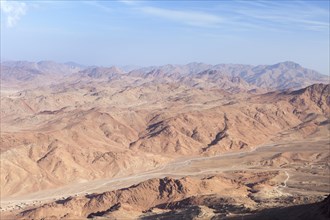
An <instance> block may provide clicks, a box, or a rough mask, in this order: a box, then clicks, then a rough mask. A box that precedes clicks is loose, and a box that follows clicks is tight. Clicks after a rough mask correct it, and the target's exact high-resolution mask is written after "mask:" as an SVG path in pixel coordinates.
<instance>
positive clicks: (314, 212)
mask: <svg viewBox="0 0 330 220" xmlns="http://www.w3.org/2000/svg"><path fill="white" fill-rule="evenodd" d="M329 92H330V85H329V77H328V76H325V75H322V74H319V73H317V72H316V71H313V70H310V69H306V68H304V67H302V66H300V65H299V64H297V63H294V62H289V61H287V62H281V63H277V64H274V65H258V66H252V65H241V64H219V65H209V64H204V63H189V64H186V65H170V64H169V65H164V66H150V67H131V66H121V67H116V66H113V67H100V66H82V65H79V64H76V63H72V62H70V63H56V62H52V61H41V62H27V61H8V62H2V63H1V145H0V146H1V147H0V152H1V159H0V162H1V170H0V171H1V178H0V181H1V205H0V206H1V209H0V215H1V219H311V218H312V219H329V218H330V208H329V207H330V206H329V202H330V197H329V194H330V161H329V160H330V149H329V147H330V139H329V138H330V136H329V128H330V121H329V117H330V112H329V110H330V109H329V107H330V96H329Z"/></svg>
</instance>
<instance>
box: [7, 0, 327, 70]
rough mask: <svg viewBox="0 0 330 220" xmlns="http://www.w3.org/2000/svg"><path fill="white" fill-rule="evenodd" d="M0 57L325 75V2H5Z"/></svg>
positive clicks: (245, 0)
mask: <svg viewBox="0 0 330 220" xmlns="http://www.w3.org/2000/svg"><path fill="white" fill-rule="evenodd" d="M1 58H2V60H30V61H39V60H54V61H58V62H66V61H75V62H78V63H81V64H86V65H93V64H95V65H103V66H110V65H125V64H132V65H139V66H146V65H162V64H167V63H172V64H185V63H189V62H193V61H197V62H205V63H210V64H218V63H242V64H252V65H257V64H274V63H277V62H281V61H286V60H290V61H294V62H297V63H299V64H301V65H303V66H304V67H308V68H312V69H315V70H317V71H319V72H321V73H323V74H329V1H328V0H325V1H270V0H264V1H252V0H251V1H247V0H244V1H243V0H237V1H229V0H227V1H164V0H162V1H135V0H132V1H129V0H127V1H124V0H121V1H120V0H118V1H115V0H113V1H71V2H70V1H32V0H30V1H4V0H1Z"/></svg>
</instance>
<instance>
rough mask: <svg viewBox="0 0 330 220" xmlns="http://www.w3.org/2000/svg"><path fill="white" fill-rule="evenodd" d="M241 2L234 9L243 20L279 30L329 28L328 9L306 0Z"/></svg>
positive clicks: (324, 29)
mask: <svg viewBox="0 0 330 220" xmlns="http://www.w3.org/2000/svg"><path fill="white" fill-rule="evenodd" d="M240 3H241V6H240V7H239V8H238V9H233V12H234V13H236V14H237V15H239V17H240V19H241V20H244V21H249V22H250V23H259V24H260V23H263V25H264V26H268V27H273V28H275V29H277V30H285V29H287V28H290V29H292V28H293V29H294V30H297V29H301V30H313V31H327V30H329V11H328V9H324V8H320V7H316V6H314V5H310V4H308V3H307V2H305V1H294V2H281V3H279V2H270V1H257V2H251V1H240ZM246 6H248V7H246ZM249 6H253V7H249Z"/></svg>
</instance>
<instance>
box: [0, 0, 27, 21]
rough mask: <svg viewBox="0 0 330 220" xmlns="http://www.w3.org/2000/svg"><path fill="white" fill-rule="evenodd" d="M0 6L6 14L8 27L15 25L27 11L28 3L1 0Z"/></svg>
mask: <svg viewBox="0 0 330 220" xmlns="http://www.w3.org/2000/svg"><path fill="white" fill-rule="evenodd" d="M0 8H1V12H2V13H3V14H4V15H5V19H6V24H7V26H8V27H14V26H15V25H16V24H17V22H18V21H19V20H20V19H21V18H22V16H24V15H25V14H26V11H27V5H26V3H25V2H18V1H6V0H1V1H0Z"/></svg>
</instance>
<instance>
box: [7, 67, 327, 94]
mask: <svg viewBox="0 0 330 220" xmlns="http://www.w3.org/2000/svg"><path fill="white" fill-rule="evenodd" d="M122 77H131V78H132V77H133V78H143V79H149V80H152V81H168V82H176V83H183V84H186V85H189V86H192V87H196V88H203V87H208V88H221V89H224V90H228V91H231V92H234V91H237V90H239V91H241V90H247V91H248V90H253V89H267V90H283V89H289V88H292V89H297V88H303V87H306V86H308V85H312V84H315V83H328V82H329V77H328V76H326V75H322V74H320V73H318V72H316V71H314V70H310V69H307V68H304V67H302V66H300V65H299V64H297V63H294V62H290V61H287V62H281V63H277V64H274V65H258V66H252V65H241V64H217V65H209V64H205V63H196V62H194V63H189V64H186V65H171V64H168V65H163V66H150V67H134V66H123V67H122V68H120V67H115V66H112V67H98V66H93V67H86V66H83V65H80V64H76V63H73V62H68V63H56V62H53V61H41V62H37V63H36V62H27V61H7V62H2V63H1V81H2V83H5V84H6V83H12V84H15V83H22V82H24V83H29V82H34V83H36V84H38V83H40V84H44V83H46V82H47V83H51V84H52V83H54V82H57V81H58V80H60V79H62V80H69V78H70V80H74V79H82V78H85V79H86V80H103V81H104V80H112V79H114V78H122Z"/></svg>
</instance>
